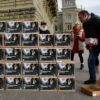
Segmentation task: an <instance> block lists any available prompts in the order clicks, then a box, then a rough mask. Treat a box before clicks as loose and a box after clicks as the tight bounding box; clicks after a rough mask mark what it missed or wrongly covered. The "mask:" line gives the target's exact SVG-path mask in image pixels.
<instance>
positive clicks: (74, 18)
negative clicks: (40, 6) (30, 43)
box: [55, 0, 79, 32]
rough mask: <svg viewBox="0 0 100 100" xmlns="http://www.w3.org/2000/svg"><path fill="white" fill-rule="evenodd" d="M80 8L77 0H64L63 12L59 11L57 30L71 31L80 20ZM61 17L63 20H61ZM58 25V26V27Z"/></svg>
mask: <svg viewBox="0 0 100 100" xmlns="http://www.w3.org/2000/svg"><path fill="white" fill-rule="evenodd" d="M78 11H79V9H78V8H77V6H76V0H62V12H58V16H57V20H56V25H55V31H56V32H69V31H71V30H72V27H73V25H74V24H75V23H79V20H78ZM59 17H60V19H61V20H59ZM56 27H57V28H56Z"/></svg>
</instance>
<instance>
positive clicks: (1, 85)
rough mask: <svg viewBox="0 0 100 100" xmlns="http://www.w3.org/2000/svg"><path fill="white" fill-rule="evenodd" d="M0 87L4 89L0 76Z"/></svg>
mask: <svg viewBox="0 0 100 100" xmlns="http://www.w3.org/2000/svg"><path fill="white" fill-rule="evenodd" d="M0 89H4V79H3V78H0Z"/></svg>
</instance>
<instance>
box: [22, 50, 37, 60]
mask: <svg viewBox="0 0 100 100" xmlns="http://www.w3.org/2000/svg"><path fill="white" fill-rule="evenodd" d="M22 58H23V60H24V61H37V60H38V49H31V48H23V50H22Z"/></svg>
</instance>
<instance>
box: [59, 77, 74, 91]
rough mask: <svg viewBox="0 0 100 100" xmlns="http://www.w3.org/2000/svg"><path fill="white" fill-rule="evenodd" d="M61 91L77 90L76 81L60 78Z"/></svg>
mask: <svg viewBox="0 0 100 100" xmlns="http://www.w3.org/2000/svg"><path fill="white" fill-rule="evenodd" d="M58 88H59V90H73V89H75V79H73V78H72V79H71V78H58Z"/></svg>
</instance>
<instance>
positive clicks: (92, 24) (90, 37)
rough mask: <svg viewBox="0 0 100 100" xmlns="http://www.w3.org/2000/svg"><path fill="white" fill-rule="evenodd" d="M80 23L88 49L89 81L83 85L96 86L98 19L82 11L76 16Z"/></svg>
mask: <svg viewBox="0 0 100 100" xmlns="http://www.w3.org/2000/svg"><path fill="white" fill-rule="evenodd" d="M78 16H79V19H80V21H81V22H82V24H83V29H84V31H85V36H86V45H87V48H88V49H89V58H88V67H89V74H90V78H89V80H87V81H85V82H84V84H96V61H97V59H98V56H99V53H100V17H99V16H97V15H95V14H93V13H91V14H90V13H89V12H88V11H86V10H82V11H80V12H79V14H78Z"/></svg>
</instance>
